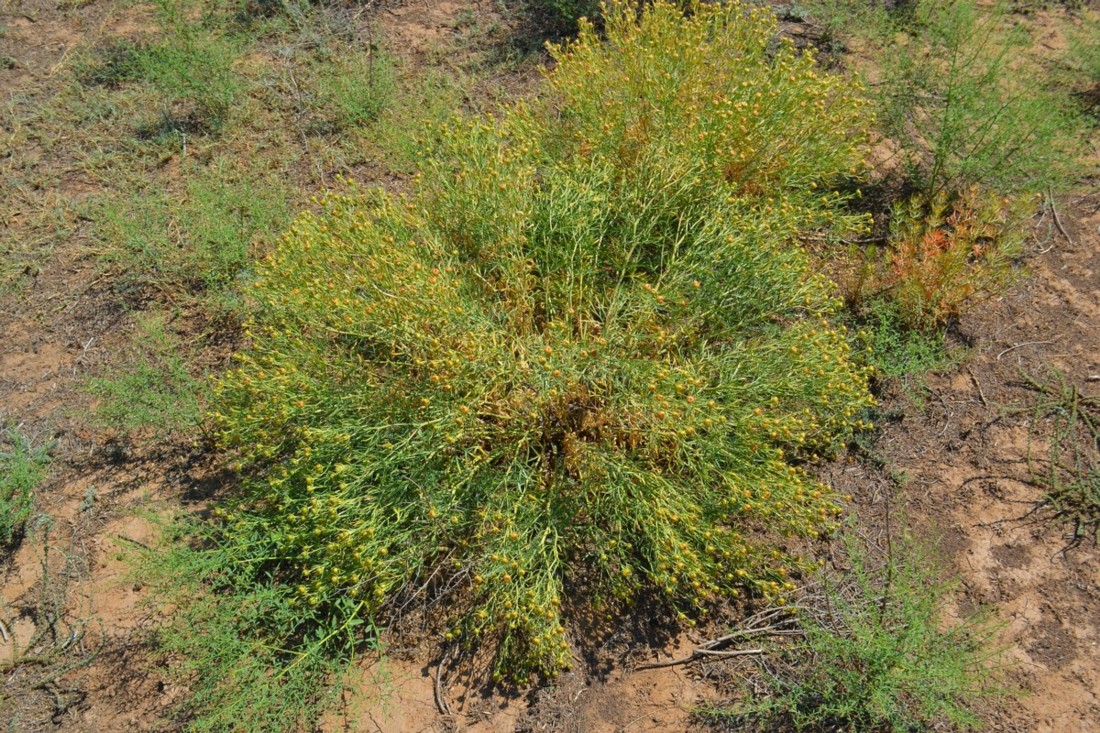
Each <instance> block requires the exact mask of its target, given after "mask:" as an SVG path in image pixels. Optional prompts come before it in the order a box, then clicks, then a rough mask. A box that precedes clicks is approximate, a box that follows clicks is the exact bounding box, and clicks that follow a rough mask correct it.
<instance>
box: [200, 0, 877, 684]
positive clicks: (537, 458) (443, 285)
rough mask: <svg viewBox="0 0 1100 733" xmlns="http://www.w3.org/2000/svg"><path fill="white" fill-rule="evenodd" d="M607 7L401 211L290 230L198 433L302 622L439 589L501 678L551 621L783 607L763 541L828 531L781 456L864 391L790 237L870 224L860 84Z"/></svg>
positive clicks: (445, 147) (737, 25)
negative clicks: (620, 611)
mask: <svg viewBox="0 0 1100 733" xmlns="http://www.w3.org/2000/svg"><path fill="white" fill-rule="evenodd" d="M605 17H606V28H605V30H606V38H605V39H601V38H599V37H597V34H596V33H595V32H594V30H593V29H592V28H591V27H590V26H585V27H582V30H581V33H580V36H579V38H578V39H577V40H576V41H575V42H573V43H572V44H570V45H569V46H568V47H565V48H560V49H556V50H555V52H554V55H555V58H556V60H557V67H556V69H555V71H553V72H552V73H550V74H549V75H548V79H547V83H546V88H545V93H544V94H543V95H542V96H540V97H539V99H538V100H537V101H534V102H530V103H527V104H518V105H515V106H512V107H510V108H508V109H506V110H505V111H503V112H502V113H500V114H499V115H498V116H495V117H484V118H477V119H471V120H464V121H458V122H455V123H454V124H452V125H450V126H449V127H448V128H447V129H445V130H444V131H443V133H442V140H443V142H442V143H441V144H440V145H439V146H438V147H437V148H436V149H434V150H432V151H430V152H429V153H427V154H426V155H425V158H424V161H423V166H422V169H421V175H420V176H419V177H418V179H417V183H416V187H415V191H414V192H413V193H412V194H410V195H408V196H405V197H395V196H390V195H386V194H383V193H377V192H358V191H353V192H352V193H350V194H346V195H333V196H330V197H328V198H327V199H325V200H324V201H323V202H322V208H323V210H322V211H321V212H320V213H317V214H307V215H304V216H302V217H301V218H299V220H298V221H297V222H296V223H295V224H294V225H293V226H292V227H291V229H290V231H289V232H288V233H287V234H286V236H285V238H284V239H283V240H282V242H281V243H280V244H279V245H278V247H277V249H276V251H275V252H274V254H273V255H272V256H271V257H270V258H269V259H268V260H267V261H266V262H265V263H264V264H263V265H262V267H261V268H260V271H259V273H258V280H257V282H256V287H255V291H254V295H255V297H256V300H257V302H258V304H259V310H258V315H257V318H256V322H255V323H254V324H253V326H252V327H251V346H250V347H249V348H248V350H247V351H246V352H245V353H244V354H242V355H241V357H240V358H241V362H240V365H239V368H237V369H235V370H233V371H231V372H230V373H229V374H227V375H226V376H225V377H224V378H223V379H222V381H221V383H220V385H219V389H218V395H219V403H218V407H217V412H216V413H215V415H214V418H215V421H216V423H217V425H218V431H219V435H220V437H221V440H222V441H223V443H224V444H225V445H227V446H229V447H230V448H231V449H233V450H234V451H236V452H237V453H238V454H239V457H240V461H241V464H242V465H244V466H247V467H248V470H249V471H250V472H251V473H250V475H251V476H252V479H251V480H250V482H249V483H248V488H247V499H246V501H245V502H244V503H243V504H242V507H241V509H240V510H239V511H237V512H235V513H234V517H233V520H232V521H233V522H234V523H235V526H236V528H237V531H240V532H250V533H253V534H254V535H255V537H256V538H257V541H259V542H262V543H264V545H265V546H266V547H269V548H270V552H269V553H268V554H269V556H270V557H272V558H275V562H276V564H277V565H278V566H279V567H280V568H282V572H284V573H285V574H290V575H291V577H293V578H296V579H294V580H293V581H292V582H293V583H294V584H295V585H297V586H298V589H297V593H298V594H299V596H300V598H301V602H302V603H303V604H308V605H312V606H317V605H322V606H323V605H325V604H337V605H342V606H345V607H346V606H347V604H353V607H354V609H355V610H356V611H357V612H358V613H361V614H363V615H370V616H372V617H374V618H378V619H380V620H384V619H385V618H386V616H387V614H388V613H389V612H391V611H392V610H393V609H395V608H397V607H401V606H407V605H408V604H409V603H410V602H414V603H415V602H417V599H428V598H437V597H439V596H441V595H442V596H446V597H447V599H448V602H447V603H445V604H440V605H438V606H436V608H437V609H443V610H442V612H443V613H445V614H450V617H449V619H450V620H449V624H448V628H450V629H451V631H450V632H449V633H448V636H455V637H459V638H463V639H475V638H480V639H485V640H489V641H490V642H491V643H492V646H491V648H492V649H495V650H496V659H497V662H496V664H497V666H496V669H497V671H498V672H499V673H501V674H504V675H509V676H512V677H514V678H518V679H523V678H525V677H527V676H528V675H530V674H532V673H542V674H552V673H554V672H555V671H557V670H560V669H562V668H564V667H566V666H568V664H569V660H570V655H569V652H568V646H567V642H566V631H565V626H566V622H565V620H564V615H566V614H567V613H587V612H590V611H591V610H592V609H593V608H594V607H600V608H603V609H608V608H610V607H611V606H612V605H613V604H615V603H621V602H628V601H629V600H630V599H632V598H634V597H636V596H637V594H638V593H640V592H649V593H656V594H657V595H659V596H661V597H663V598H664V599H666V600H667V602H668V603H669V604H670V607H672V608H675V609H677V610H678V611H680V612H681V613H683V614H684V615H685V618H687V617H691V616H693V615H696V614H697V613H698V612H700V611H702V610H703V609H705V607H706V606H707V605H708V604H709V603H711V602H713V601H714V600H715V599H717V598H720V597H723V596H727V597H728V596H733V595H737V594H738V593H739V592H745V591H746V590H747V591H749V592H752V593H761V594H765V595H776V596H778V595H781V594H782V593H784V592H785V590H786V589H788V588H789V585H788V581H787V576H788V574H789V573H790V572H791V571H792V569H793V568H794V566H796V565H797V561H796V560H794V559H792V558H790V557H788V556H787V554H786V553H784V552H782V551H780V549H779V544H778V543H777V539H778V538H780V537H781V536H782V535H785V534H786V535H812V534H814V533H816V532H819V531H821V530H822V529H824V528H827V527H829V525H830V518H831V517H832V515H833V514H834V513H835V511H836V508H835V504H834V501H833V498H832V497H831V495H830V492H829V491H828V490H827V489H826V487H824V486H822V485H820V484H819V483H817V482H816V481H814V480H813V479H812V478H810V477H809V476H808V475H807V474H806V473H805V472H804V471H803V470H802V469H800V468H798V467H797V463H798V461H799V460H800V459H802V458H805V457H809V456H811V455H813V454H815V453H821V452H827V451H829V450H830V449H832V448H833V447H834V446H836V445H837V444H838V443H839V442H840V441H843V440H844V439H845V437H846V436H847V435H848V433H849V432H850V431H851V430H852V429H856V428H858V426H859V418H858V416H859V414H860V411H861V409H862V408H863V407H865V406H866V405H868V404H869V402H870V397H869V395H868V392H867V388H866V380H865V374H864V372H863V371H862V369H861V368H860V367H858V366H855V365H854V364H853V362H852V360H851V358H850V354H849V346H848V342H847V338H846V335H845V334H844V332H843V329H841V328H839V327H837V326H835V325H834V324H833V321H832V320H831V319H833V318H834V317H835V315H836V313H837V311H838V308H839V304H838V303H837V302H836V301H835V299H833V298H832V297H831V295H830V292H829V287H828V285H827V283H826V281H825V280H824V279H823V277H821V276H820V275H819V274H817V273H815V272H813V271H812V270H811V268H810V265H809V262H808V260H807V257H806V256H805V255H804V253H803V252H802V251H801V250H800V249H799V247H798V246H797V244H796V236H797V234H798V233H799V232H802V231H805V230H807V229H822V228H831V229H833V230H837V231H847V230H853V229H858V228H860V227H862V226H863V224H864V222H862V221H861V220H859V219H857V218H853V217H851V216H849V215H846V214H844V213H842V208H843V206H842V205H843V204H844V202H845V201H844V196H843V195H842V194H839V193H836V192H835V190H836V188H837V184H839V183H841V182H842V181H843V179H844V178H845V177H848V176H850V175H852V174H854V173H855V172H857V171H858V168H859V166H860V164H861V145H862V143H863V141H864V137H865V130H866V129H867V126H868V124H869V120H868V112H867V110H866V107H865V104H864V102H863V101H862V98H861V96H860V92H861V90H859V89H858V88H856V87H855V86H854V85H853V83H852V82H850V81H847V80H842V79H841V78H839V77H835V76H832V75H829V74H826V73H824V72H822V71H821V69H820V68H818V67H817V66H816V65H815V62H814V60H813V58H812V57H811V56H810V55H808V54H803V53H799V52H798V51H796V50H795V49H794V48H793V46H792V45H791V44H789V43H787V42H786V41H782V40H777V38H776V28H775V22H774V19H773V17H772V16H771V15H770V14H769V13H768V12H766V11H764V10H762V9H760V8H757V7H751V6H747V5H740V4H737V3H726V4H721V5H706V6H702V5H700V6H694V7H692V8H691V9H690V12H689V13H687V14H686V15H685V14H684V13H683V12H682V11H681V10H680V9H679V7H676V6H672V5H668V4H663V3H657V4H655V5H652V6H650V7H648V8H647V9H646V10H645V11H644V12H642V13H641V14H640V15H639V13H638V11H637V9H636V7H635V6H633V5H631V4H615V5H612V6H611V7H609V8H608V9H607V12H606V16H605ZM567 609H568V610H567Z"/></svg>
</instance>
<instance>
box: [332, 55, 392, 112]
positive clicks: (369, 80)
mask: <svg viewBox="0 0 1100 733" xmlns="http://www.w3.org/2000/svg"><path fill="white" fill-rule="evenodd" d="M395 87H396V80H395V79H394V72H393V67H392V66H391V64H390V62H389V60H388V59H387V58H386V57H384V56H382V55H381V54H379V53H376V52H374V51H373V50H368V51H367V52H366V53H363V54H352V55H346V58H337V59H332V60H331V62H330V63H329V64H327V65H325V66H324V67H323V71H322V73H321V74H320V78H319V79H318V94H319V96H320V98H321V101H322V103H323V104H326V105H328V106H330V107H331V108H332V110H333V112H332V115H333V118H334V119H333V122H335V123H336V124H337V125H338V126H340V127H362V126H364V125H366V124H369V123H370V122H373V121H374V120H375V119H377V118H378V116H379V115H380V114H381V113H382V111H383V110H385V109H386V107H387V106H388V105H389V103H390V102H391V100H392V99H393V96H394V94H395V91H396V90H395Z"/></svg>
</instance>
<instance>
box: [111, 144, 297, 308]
mask: <svg viewBox="0 0 1100 733" xmlns="http://www.w3.org/2000/svg"><path fill="white" fill-rule="evenodd" d="M188 173H190V174H191V175H189V176H188V181H187V183H186V188H185V190H184V191H183V192H182V195H180V194H176V193H173V192H171V191H166V190H163V189H158V190H150V191H147V192H145V193H143V194H141V195H138V194H136V193H134V194H131V195H130V196H128V197H112V198H110V199H106V200H100V201H99V202H98V203H97V204H96V205H94V206H93V207H92V209H91V216H92V218H93V219H94V220H95V221H96V223H97V226H98V228H99V232H100V234H99V238H100V240H101V241H103V242H104V243H107V244H108V246H109V248H108V249H107V250H106V251H105V252H104V253H103V255H104V258H105V259H106V260H107V261H110V262H115V263H117V264H118V265H120V266H121V267H122V268H123V272H124V274H123V281H124V282H125V283H129V285H130V286H131V287H133V286H147V287H153V288H156V289H160V290H164V291H166V292H171V293H176V294H179V293H191V294H193V295H200V294H205V295H207V296H218V295H221V294H223V293H224V292H225V291H226V290H227V289H229V288H230V287H231V286H232V285H233V284H234V282H235V280H236V279H237V278H238V276H240V275H241V273H242V272H243V271H244V270H245V268H247V267H248V266H249V262H250V260H249V248H250V247H251V245H252V242H253V239H254V238H255V237H256V236H257V235H259V234H261V233H265V232H271V231H277V230H278V229H280V228H281V227H283V226H284V225H285V222H286V221H287V220H288V219H289V214H288V210H287V209H288V206H287V200H288V199H289V192H288V191H287V190H286V188H284V187H283V185H282V184H280V183H278V182H277V181H275V180H274V179H272V178H260V177H255V176H250V175H248V173H247V172H242V171H240V170H236V169H235V168H234V166H232V165H230V164H229V163H228V162H227V161H215V162H214V163H213V164H211V165H210V166H209V167H206V168H201V167H196V168H194V169H191V170H189V171H188Z"/></svg>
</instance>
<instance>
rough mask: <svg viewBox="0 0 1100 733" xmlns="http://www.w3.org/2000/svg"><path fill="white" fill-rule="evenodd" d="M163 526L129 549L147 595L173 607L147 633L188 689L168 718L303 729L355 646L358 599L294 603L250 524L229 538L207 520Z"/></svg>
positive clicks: (205, 727) (273, 548) (209, 725)
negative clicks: (146, 543) (149, 543)
mask: <svg viewBox="0 0 1100 733" xmlns="http://www.w3.org/2000/svg"><path fill="white" fill-rule="evenodd" d="M163 529H164V533H163V535H162V537H161V539H160V541H159V542H158V543H157V544H156V545H154V546H153V548H152V549H148V550H145V549H141V550H138V551H137V552H138V556H137V557H136V558H135V560H136V562H135V566H136V567H137V568H139V577H140V578H141V580H142V582H145V583H148V584H149V587H150V589H151V596H150V598H149V602H150V603H151V604H152V605H154V606H156V607H159V608H165V607H169V608H173V609H176V611H175V613H174V615H173V617H172V620H171V623H167V624H163V625H161V626H160V627H158V629H157V632H156V642H157V649H158V650H159V652H160V654H161V655H162V656H163V658H164V659H166V660H169V661H170V662H171V673H172V675H173V676H174V678H175V679H176V680H177V681H178V682H179V683H181V684H183V685H186V686H187V688H188V690H189V693H190V694H189V696H188V699H187V700H185V701H184V702H183V703H182V704H181V706H180V707H179V708H177V709H176V710H175V711H174V712H175V716H176V717H177V718H178V719H180V720H186V721H187V730H189V731H194V732H195V733H204V732H207V731H210V732H213V731H225V730H235V731H256V732H257V733H258V732H259V731H281V730H300V729H305V728H309V727H311V726H312V724H313V723H314V722H315V721H316V720H317V718H318V717H319V716H320V714H321V712H322V711H323V710H324V709H325V708H326V706H327V705H328V704H330V703H331V702H332V700H333V698H334V697H335V696H336V693H337V692H338V691H339V687H334V686H331V685H329V684H327V683H329V682H332V681H333V680H335V679H337V678H338V677H339V675H340V674H341V673H342V672H343V671H345V670H346V669H347V668H348V665H349V664H350V662H351V660H352V659H354V657H355V655H356V653H357V652H358V651H360V649H361V647H362V641H363V637H364V633H363V631H364V628H363V627H364V624H365V623H367V621H366V619H365V618H364V617H363V616H362V615H361V614H359V613H358V610H359V609H358V604H359V602H358V601H357V600H355V599H352V598H350V597H348V598H345V599H344V600H343V601H338V602H337V603H336V604H335V605H333V606H326V607H322V608H311V607H303V605H302V604H301V603H300V602H299V599H297V598H296V597H295V593H294V588H293V586H287V585H286V584H285V583H281V582H279V581H280V580H281V578H280V577H279V576H278V575H273V574H272V571H273V566H272V564H271V563H270V562H266V563H265V562H260V561H258V559H259V558H262V557H264V554H265V553H267V552H270V553H279V552H280V551H281V548H279V547H278V545H277V543H273V542H271V541H270V538H268V537H265V536H264V535H263V534H262V531H261V527H260V526H259V525H252V526H251V527H250V528H249V529H250V530H251V531H250V532H249V533H248V534H246V535H241V536H237V537H235V538H234V540H233V541H232V542H226V541H224V538H223V537H221V536H220V535H219V533H218V531H217V530H216V529H215V528H214V527H213V526H212V525H210V524H208V523H200V522H196V521H189V520H181V521H179V522H178V523H173V524H169V525H167V526H165V527H164V528H163ZM273 556H277V555H273Z"/></svg>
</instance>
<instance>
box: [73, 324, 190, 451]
mask: <svg viewBox="0 0 1100 733" xmlns="http://www.w3.org/2000/svg"><path fill="white" fill-rule="evenodd" d="M138 325H139V331H138V332H139V337H138V338H137V339H136V341H135V344H134V348H133V350H132V352H131V353H130V354H129V355H128V356H127V359H126V361H125V363H124V364H123V365H122V366H121V367H118V368H116V369H115V370H114V372H115V373H114V374H113V375H112V376H109V377H106V376H105V377H98V378H95V379H92V380H90V381H89V382H88V390H89V391H90V392H91V393H92V394H93V395H95V396H96V397H98V398H99V403H98V405H97V406H96V408H95V417H96V419H97V421H98V422H99V423H100V424H102V425H105V426H107V427H111V428H114V429H115V430H119V431H121V432H124V433H125V432H130V431H133V430H138V429H143V428H148V429H151V430H153V431H154V432H158V433H163V432H166V431H171V430H179V429H188V428H190V429H194V428H195V427H197V426H198V425H199V424H200V423H201V421H202V408H201V403H202V394H203V392H204V390H205V388H206V385H205V383H204V382H203V381H202V380H200V379H197V378H195V377H194V376H192V374H191V372H190V370H189V367H188V362H187V360H186V354H185V352H184V351H183V350H182V349H181V345H180V343H179V340H178V339H177V338H176V337H175V336H174V335H173V334H172V333H171V332H170V331H168V330H167V327H166V322H165V318H164V316H162V315H158V314H148V315H145V316H143V317H142V318H141V319H140V320H139V323H138Z"/></svg>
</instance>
